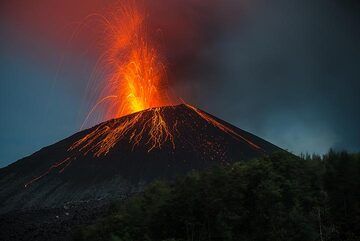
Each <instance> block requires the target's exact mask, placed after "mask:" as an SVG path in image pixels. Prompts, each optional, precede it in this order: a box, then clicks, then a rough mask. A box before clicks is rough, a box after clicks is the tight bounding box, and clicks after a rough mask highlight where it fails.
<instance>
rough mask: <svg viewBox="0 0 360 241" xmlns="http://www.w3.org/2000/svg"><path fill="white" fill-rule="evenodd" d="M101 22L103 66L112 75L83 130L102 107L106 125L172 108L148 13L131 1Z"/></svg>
mask: <svg viewBox="0 0 360 241" xmlns="http://www.w3.org/2000/svg"><path fill="white" fill-rule="evenodd" d="M101 18H102V20H103V21H104V23H105V27H106V31H105V35H106V38H105V43H106V44H105V50H104V52H103V54H102V56H101V60H102V61H101V62H102V63H101V65H103V67H104V68H106V69H109V74H108V75H107V76H106V77H105V79H104V80H103V81H102V82H101V86H100V97H99V99H98V100H97V102H96V104H95V105H94V106H93V108H92V109H91V111H90V112H89V113H88V115H87V117H86V119H85V121H84V123H83V126H84V125H85V124H86V122H87V120H88V119H89V117H91V115H92V114H93V112H94V111H96V110H97V109H98V108H100V107H101V109H102V110H104V111H103V112H104V113H103V116H102V121H105V120H109V119H113V118H119V117H122V116H125V115H128V114H132V113H135V112H138V111H142V110H145V109H149V108H154V107H160V106H165V105H171V104H172V102H171V100H170V97H169V95H168V91H167V78H166V67H165V64H164V60H163V58H162V56H161V55H160V53H159V51H158V49H157V48H156V47H155V44H153V43H152V41H151V37H150V35H151V34H150V32H149V29H148V27H147V22H146V21H147V18H148V16H147V14H146V11H145V10H144V9H142V8H141V7H139V5H138V4H136V3H135V1H128V2H125V3H122V4H121V5H120V6H119V7H118V11H117V12H116V13H115V14H114V15H113V17H111V18H106V17H104V16H101ZM83 126H82V127H83Z"/></svg>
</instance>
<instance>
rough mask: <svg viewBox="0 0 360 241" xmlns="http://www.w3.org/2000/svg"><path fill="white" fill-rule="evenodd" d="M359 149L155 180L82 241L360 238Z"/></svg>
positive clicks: (282, 156)
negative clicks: (354, 152)
mask: <svg viewBox="0 0 360 241" xmlns="http://www.w3.org/2000/svg"><path fill="white" fill-rule="evenodd" d="M359 173H360V155H359V154H348V153H346V152H340V153H338V152H333V151H330V152H329V153H328V154H327V155H325V156H323V157H320V156H303V157H301V158H299V157H296V156H293V155H291V154H287V153H276V154H273V155H272V156H270V157H266V158H260V159H254V160H251V161H247V162H239V163H235V164H233V165H231V166H227V167H217V168H213V169H211V170H209V171H205V172H193V173H191V174H189V175H187V176H186V177H183V178H179V179H178V180H176V181H175V182H171V183H170V182H165V181H156V182H154V183H153V184H151V185H150V186H148V188H147V189H146V190H145V191H144V192H143V193H141V194H139V195H137V196H134V197H132V198H131V199H129V200H128V201H127V202H125V203H118V204H114V205H113V207H112V210H111V212H110V214H109V215H108V216H107V217H106V218H103V219H101V220H99V221H98V222H97V223H96V224H94V225H91V226H86V227H82V228H80V229H78V230H77V231H76V232H75V234H74V235H75V239H76V240H86V241H91V240H112V241H120V240H121V241H139V240H167V241H170V240H171V241H177V240H255V241H257V240H286V241H291V240H298V241H307V240H321V241H328V240H334V241H335V240H336V241H341V240H347V241H350V240H354V241H355V240H360V236H359V235H360V202H359V200H360V187H359V184H360V175H359Z"/></svg>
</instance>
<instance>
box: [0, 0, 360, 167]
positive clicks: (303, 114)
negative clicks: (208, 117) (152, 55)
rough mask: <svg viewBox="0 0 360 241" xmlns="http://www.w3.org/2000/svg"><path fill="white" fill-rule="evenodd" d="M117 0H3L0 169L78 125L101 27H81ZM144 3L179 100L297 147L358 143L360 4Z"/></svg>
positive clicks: (87, 101)
mask: <svg viewBox="0 0 360 241" xmlns="http://www.w3.org/2000/svg"><path fill="white" fill-rule="evenodd" d="M73 2H76V4H74V3H73ZM114 2H116V1H113V0H87V1H85V0H78V1H72V0H64V1H55V0H36V1H35V0H29V1H9V0H5V1H1V3H0V53H1V54H0V167H2V166H6V165H8V164H10V163H12V162H14V161H16V160H18V159H19V158H22V157H24V156H26V155H29V154H31V153H33V152H35V151H37V150H39V149H40V148H42V147H44V146H47V145H49V144H52V143H54V142H56V141H59V140H61V139H63V138H65V137H67V136H69V135H71V134H73V133H74V132H76V131H78V130H79V128H80V126H81V123H82V122H83V120H84V118H85V116H86V113H87V112H88V111H89V108H90V107H91V106H92V105H93V99H94V98H92V93H90V94H89V93H88V92H89V91H86V86H87V83H88V81H89V78H90V75H91V73H92V70H93V69H94V65H95V63H96V60H97V59H98V57H99V53H101V47H102V46H101V34H99V33H101V28H100V26H99V24H97V23H96V22H94V21H93V22H89V23H88V24H86V25H85V26H83V27H82V28H81V30H80V31H77V32H76V33H77V34H76V35H74V32H75V30H76V29H77V26H78V23H79V22H80V21H81V20H82V19H84V18H85V17H86V16H87V15H89V14H91V13H94V12H98V13H102V14H106V13H108V12H109V9H111V8H112V7H114V6H116V5H114ZM143 2H144V4H145V6H146V8H147V10H148V13H149V17H148V18H149V25H150V28H151V29H154V33H156V34H154V35H156V38H159V39H161V41H160V42H161V43H160V45H161V50H162V53H163V56H164V58H165V59H166V60H167V64H168V75H169V84H170V86H171V88H172V89H173V91H174V92H175V93H176V94H177V95H178V96H179V97H182V98H183V99H185V100H187V102H189V103H192V104H194V105H196V106H198V107H200V108H202V109H204V110H206V111H208V112H210V113H212V114H214V115H216V116H218V117H220V118H222V119H224V120H226V121H228V122H230V123H232V124H234V125H236V126H238V127H240V128H242V129H244V130H247V131H250V132H252V133H254V134H256V135H258V136H260V137H262V138H264V139H266V140H268V141H270V142H273V143H274V144H276V145H278V146H280V147H283V148H285V149H288V150H289V151H292V152H294V153H302V152H310V153H313V152H315V153H324V152H326V151H327V150H328V149H329V148H336V149H347V150H350V151H360V125H359V123H360V28H359V26H360V3H359V1H356V0H317V1H313V0H273V1H268V0H251V1H250V0H224V1H216V0H208V1H203V0H151V1H150V0H143ZM159 32H160V34H159ZM159 35H160V37H159ZM95 77H96V78H101V75H97V76H95Z"/></svg>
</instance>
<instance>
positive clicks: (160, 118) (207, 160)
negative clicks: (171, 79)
mask: <svg viewBox="0 0 360 241" xmlns="http://www.w3.org/2000/svg"><path fill="white" fill-rule="evenodd" d="M280 150H281V149H280V148H278V147H276V146H275V145H273V144H271V143H269V142H267V141H265V140H263V139H261V138H259V137H257V136H254V135H252V134H250V133H248V132H245V131H243V130H241V129H238V128H236V127H234V126H232V125H230V124H228V123H226V122H224V121H222V120H220V119H218V118H216V117H214V116H212V115H210V114H208V113H206V112H204V111H201V110H199V109H197V108H195V107H193V106H190V105H186V104H181V105H177V106H166V107H160V108H152V109H148V110H144V111H142V112H138V113H134V114H131V115H128V116H124V117H121V118H119V119H113V120H109V121H106V122H103V123H101V124H99V125H97V126H94V127H92V128H90V129H87V130H84V131H81V132H79V133H76V134H74V135H72V136H70V137H68V138H66V139H64V140H62V141H60V142H58V143H55V144H53V145H51V146H48V147H45V148H43V149H41V150H40V151H38V152H36V153H34V154H32V155H31V156H28V157H25V158H23V159H21V160H19V161H17V162H15V163H13V164H11V165H9V166H7V167H5V168H2V169H0V203H1V204H2V206H1V208H0V212H7V211H11V210H20V209H31V208H49V207H52V208H53V207H58V206H61V205H63V204H64V203H66V202H77V201H83V200H99V199H101V200H114V199H119V198H123V197H124V196H127V195H129V194H131V193H134V192H138V191H140V190H141V189H142V187H143V186H144V185H145V184H146V183H148V182H150V181H152V180H154V179H172V178H175V177H176V176H178V175H183V174H185V173H187V172H189V171H191V170H201V169H206V168H209V167H211V166H214V165H227V164H229V163H233V162H235V161H244V160H248V159H251V158H254V157H259V156H263V155H267V154H270V153H272V152H274V151H280Z"/></svg>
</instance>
